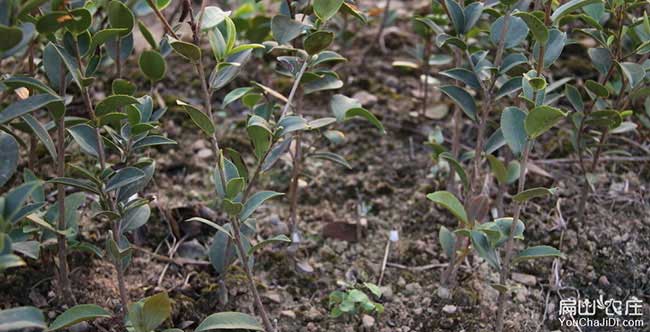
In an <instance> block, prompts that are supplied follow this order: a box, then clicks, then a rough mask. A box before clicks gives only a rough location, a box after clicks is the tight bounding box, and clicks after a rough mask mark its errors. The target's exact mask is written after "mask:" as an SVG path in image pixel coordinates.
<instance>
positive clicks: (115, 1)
mask: <svg viewBox="0 0 650 332" xmlns="http://www.w3.org/2000/svg"><path fill="white" fill-rule="evenodd" d="M108 22H109V23H110V24H111V27H112V28H115V29H126V32H123V33H122V34H121V35H122V36H124V35H126V34H128V33H129V32H131V30H133V25H134V17H133V13H132V12H131V10H130V9H129V7H127V6H126V5H125V4H124V3H122V2H121V1H119V0H112V1H111V2H109V3H108Z"/></svg>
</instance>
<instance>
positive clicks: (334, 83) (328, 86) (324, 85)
mask: <svg viewBox="0 0 650 332" xmlns="http://www.w3.org/2000/svg"><path fill="white" fill-rule="evenodd" d="M342 86H343V81H341V80H340V79H338V77H337V76H335V75H332V74H325V75H323V76H322V77H320V78H317V79H315V80H312V81H309V82H307V83H305V84H304V85H303V92H304V94H305V95H308V94H312V93H314V92H319V91H326V90H335V89H339V88H341V87H342Z"/></svg>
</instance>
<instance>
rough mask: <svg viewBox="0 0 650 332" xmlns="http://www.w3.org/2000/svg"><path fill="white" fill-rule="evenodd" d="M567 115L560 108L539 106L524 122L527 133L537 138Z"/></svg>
mask: <svg viewBox="0 0 650 332" xmlns="http://www.w3.org/2000/svg"><path fill="white" fill-rule="evenodd" d="M565 116H566V113H564V112H562V111H561V110H560V109H559V108H555V107H551V106H546V105H541V106H537V107H535V108H534V109H533V110H531V111H530V113H528V115H527V116H526V120H525V122H524V126H525V128H526V133H528V136H529V137H530V138H532V139H535V138H537V137H539V136H540V135H542V134H543V133H545V132H546V131H547V130H549V129H551V128H552V127H553V126H555V125H556V124H557V123H558V122H560V121H561V120H562V119H563V118H564V117H565Z"/></svg>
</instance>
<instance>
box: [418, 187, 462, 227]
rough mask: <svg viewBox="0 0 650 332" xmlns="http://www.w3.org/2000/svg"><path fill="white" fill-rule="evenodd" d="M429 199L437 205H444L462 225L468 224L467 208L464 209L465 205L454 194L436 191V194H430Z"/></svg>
mask: <svg viewBox="0 0 650 332" xmlns="http://www.w3.org/2000/svg"><path fill="white" fill-rule="evenodd" d="M427 198H428V199H429V200H431V201H433V202H435V203H437V204H440V205H442V206H443V207H444V208H446V209H447V210H449V212H451V213H452V214H453V215H454V216H456V218H458V219H459V220H460V221H461V222H462V223H467V212H465V207H463V204H461V203H460V201H459V200H458V198H456V196H454V194H452V193H450V192H448V191H436V192H434V193H430V194H428V195H427Z"/></svg>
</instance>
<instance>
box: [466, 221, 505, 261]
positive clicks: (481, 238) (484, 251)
mask: <svg viewBox="0 0 650 332" xmlns="http://www.w3.org/2000/svg"><path fill="white" fill-rule="evenodd" d="M470 238H471V239H472V246H473V247H474V249H476V251H477V252H478V255H479V256H480V257H481V258H483V259H485V260H486V261H487V262H488V264H490V266H491V267H492V268H494V269H499V267H500V266H501V263H500V261H499V255H498V254H497V253H496V251H495V250H494V248H493V247H492V246H491V245H490V241H489V239H488V237H487V235H485V233H483V232H480V231H474V230H473V231H471V232H470Z"/></svg>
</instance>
